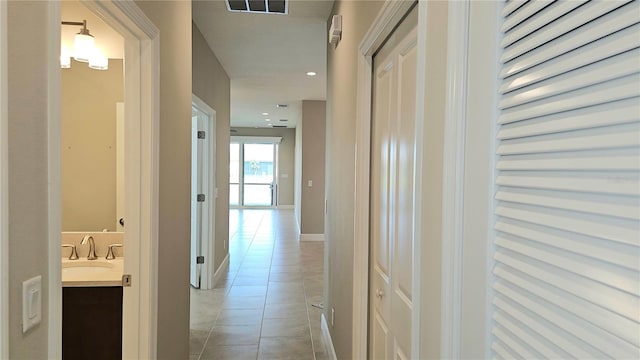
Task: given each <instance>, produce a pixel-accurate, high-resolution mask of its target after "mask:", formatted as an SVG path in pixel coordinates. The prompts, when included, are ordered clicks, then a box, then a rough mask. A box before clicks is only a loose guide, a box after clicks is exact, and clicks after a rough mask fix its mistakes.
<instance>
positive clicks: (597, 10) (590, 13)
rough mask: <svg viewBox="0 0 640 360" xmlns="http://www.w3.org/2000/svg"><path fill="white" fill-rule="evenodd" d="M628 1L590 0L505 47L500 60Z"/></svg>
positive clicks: (524, 51)
mask: <svg viewBox="0 0 640 360" xmlns="http://www.w3.org/2000/svg"><path fill="white" fill-rule="evenodd" d="M629 1H630V0H627V1H592V2H590V3H588V4H586V5H585V6H582V7H580V8H578V9H577V10H576V11H574V12H572V13H571V16H567V17H564V18H562V21H555V22H552V23H550V24H548V25H547V26H545V27H544V28H542V29H540V30H538V31H536V32H535V33H533V34H532V35H530V36H528V37H527V38H525V39H523V40H521V41H519V42H517V43H516V44H514V45H513V46H509V47H507V48H506V49H504V51H503V53H502V56H501V57H500V62H502V63H506V62H507V61H509V60H512V59H514V58H516V57H518V56H521V55H523V54H524V53H527V52H529V51H531V50H533V49H535V48H537V47H539V46H540V45H543V44H545V43H547V42H549V41H551V40H553V39H555V38H557V37H560V36H562V35H565V34H567V33H568V32H570V31H574V29H577V28H579V27H580V26H582V25H584V24H586V23H588V22H590V21H592V20H594V19H597V18H599V17H601V16H602V15H605V14H606V13H608V12H610V11H612V10H614V9H616V8H619V7H621V6H623V5H624V4H625V3H627V2H629Z"/></svg>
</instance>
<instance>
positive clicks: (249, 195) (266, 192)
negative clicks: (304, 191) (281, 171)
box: [229, 136, 282, 208]
mask: <svg viewBox="0 0 640 360" xmlns="http://www.w3.org/2000/svg"><path fill="white" fill-rule="evenodd" d="M281 140H282V138H280V137H275V138H269V137H237V136H232V137H231V144H230V146H229V154H230V156H229V205H230V206H231V207H235V208H250V207H261V208H265V207H267V208H273V207H275V206H277V205H278V161H277V159H278V144H280V141H281Z"/></svg>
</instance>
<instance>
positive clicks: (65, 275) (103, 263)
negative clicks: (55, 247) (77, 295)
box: [62, 258, 123, 287]
mask: <svg viewBox="0 0 640 360" xmlns="http://www.w3.org/2000/svg"><path fill="white" fill-rule="evenodd" d="M122 273H123V259H122V258H116V259H114V260H105V259H104V258H99V259H96V260H87V259H82V258H80V259H78V260H69V259H65V258H63V259H62V286H63V287H74V286H76V287H79V286H84V287H87V286H95V287H97V286H122Z"/></svg>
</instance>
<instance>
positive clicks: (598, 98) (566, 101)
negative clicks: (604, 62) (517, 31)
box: [498, 75, 640, 125]
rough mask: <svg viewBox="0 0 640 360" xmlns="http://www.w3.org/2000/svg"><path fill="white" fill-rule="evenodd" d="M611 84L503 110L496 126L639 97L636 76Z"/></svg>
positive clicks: (639, 85) (639, 80)
mask: <svg viewBox="0 0 640 360" xmlns="http://www.w3.org/2000/svg"><path fill="white" fill-rule="evenodd" d="M611 83H612V84H602V85H600V86H594V87H593V89H587V90H578V91H575V92H571V93H567V94H562V95H559V96H556V97H554V98H552V99H544V100H540V101H537V102H535V103H533V104H527V106H523V107H516V108H513V109H507V110H503V111H502V114H500V116H499V117H498V124H501V125H502V124H508V123H512V122H516V121H522V120H527V119H532V118H536V117H541V116H545V115H551V114H555V113H559V112H564V111H570V110H575V109H580V108H583V107H589V106H594V105H599V104H604V103H608V102H613V101H618V100H623V99H629V98H633V97H638V96H640V78H638V76H636V75H633V76H628V77H625V78H623V79H618V80H614V81H612V82H611Z"/></svg>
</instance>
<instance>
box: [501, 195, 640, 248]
mask: <svg viewBox="0 0 640 360" xmlns="http://www.w3.org/2000/svg"><path fill="white" fill-rule="evenodd" d="M496 215H499V216H504V217H507V218H511V219H515V220H521V221H525V222H531V223H533V224H538V225H544V226H549V227H552V228H555V229H562V230H567V231H571V232H574V233H578V234H583V235H587V236H592V237H597V238H600V239H606V240H611V241H616V242H619V243H622V244H628V245H633V246H635V245H637V244H638V241H640V240H638V230H637V228H634V227H632V226H631V225H630V226H629V227H627V228H624V227H621V226H616V225H610V224H605V223H594V222H593V221H591V220H587V219H581V218H578V217H569V216H560V215H559V214H557V213H555V212H552V211H550V210H547V211H546V212H541V211H532V210H524V209H516V208H512V207H506V206H505V205H504V204H499V205H498V206H496ZM618 222H620V221H618ZM627 222H628V223H632V222H631V221H627Z"/></svg>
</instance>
